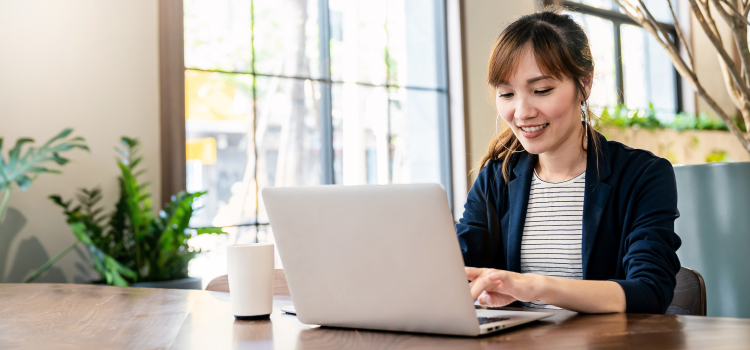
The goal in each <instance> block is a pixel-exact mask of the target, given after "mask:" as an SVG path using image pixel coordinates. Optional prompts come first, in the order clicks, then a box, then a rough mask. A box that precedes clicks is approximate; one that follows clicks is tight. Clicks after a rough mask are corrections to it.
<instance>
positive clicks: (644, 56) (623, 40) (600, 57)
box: [564, 0, 682, 119]
mask: <svg viewBox="0 0 750 350" xmlns="http://www.w3.org/2000/svg"><path fill="white" fill-rule="evenodd" d="M644 3H645V4H646V5H647V6H648V8H649V10H650V11H651V13H652V14H653V15H654V17H655V18H656V19H657V20H658V21H660V22H661V23H662V25H663V26H664V28H665V29H667V30H668V31H670V32H671V33H672V35H676V32H675V29H674V25H673V24H672V23H673V21H672V15H671V13H670V11H669V7H668V5H667V3H666V2H665V1H660V0H651V1H644ZM564 5H565V6H566V7H568V8H570V9H571V10H572V12H571V11H566V13H567V14H570V15H571V16H572V17H573V18H574V19H575V20H576V22H578V23H579V24H580V25H581V26H582V27H583V28H584V30H585V31H586V35H587V36H588V38H589V42H590V45H591V51H592V55H593V56H594V65H595V68H594V88H593V91H592V94H591V98H590V104H591V106H592V107H595V108H597V109H599V110H601V109H602V108H603V107H607V106H614V105H615V104H618V103H619V104H624V105H626V106H627V107H629V108H648V107H649V104H653V106H654V109H655V110H656V115H657V117H659V118H665V119H667V118H670V117H672V116H673V115H674V114H675V113H678V112H681V111H682V101H681V96H680V93H679V91H680V90H681V89H680V84H681V83H680V79H681V78H680V76H679V74H678V73H677V71H676V70H675V68H674V66H673V65H672V61H671V60H670V59H669V56H668V55H667V53H666V51H665V50H664V48H662V47H661V45H659V43H657V42H656V40H655V39H653V38H652V37H651V34H650V33H649V32H647V31H646V30H645V29H643V28H641V27H640V26H638V24H636V23H635V22H634V21H633V20H631V19H630V18H629V17H627V15H626V14H625V13H624V12H623V11H622V10H621V9H620V8H619V6H618V5H617V3H615V2H614V1H613V0H577V1H565V2H564ZM673 6H677V2H674V4H673ZM675 13H677V8H675Z"/></svg>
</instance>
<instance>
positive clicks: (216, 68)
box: [184, 0, 451, 283]
mask: <svg viewBox="0 0 750 350" xmlns="http://www.w3.org/2000/svg"><path fill="white" fill-rule="evenodd" d="M444 18H445V16H444V8H443V2H441V1H432V0H388V1H367V0H356V1H355V0H285V1H278V0H213V1H208V0H185V2H184V36H185V94H186V95H185V97H186V117H185V118H186V119H185V130H186V136H187V145H186V149H187V189H188V190H189V191H208V194H207V195H205V196H203V197H202V199H201V202H200V203H198V205H200V206H201V207H202V209H201V210H200V211H198V212H196V214H195V216H194V218H193V221H192V222H191V224H192V225H193V226H200V225H211V226H224V227H226V229H225V230H226V231H227V232H228V233H229V234H228V235H226V236H225V237H216V236H213V237H211V236H206V237H203V236H198V237H194V238H192V239H191V244H192V245H193V246H195V247H200V248H203V249H209V250H212V251H211V252H209V253H204V254H201V255H200V256H199V257H198V258H196V259H194V261H193V262H191V266H190V271H191V275H193V276H198V277H203V278H204V283H207V282H208V279H210V278H211V277H213V276H216V275H220V274H223V273H225V271H226V270H225V269H226V260H225V255H224V254H225V251H226V248H225V247H226V245H227V244H235V243H244V242H256V241H260V242H273V233H272V230H271V227H270V226H269V225H268V217H267V214H266V210H265V207H264V205H263V199H262V198H261V197H260V193H261V191H262V189H263V188H266V187H274V186H301V185H318V184H347V185H354V184H389V183H417V182H437V183H441V184H442V185H443V186H444V187H445V188H446V190H447V192H448V194H449V196H450V193H451V190H450V188H451V187H450V185H451V181H450V154H449V148H448V146H447V145H448V137H447V134H448V116H447V87H446V85H447V84H446V74H447V72H446V63H445V57H446V53H445V50H446V48H445V23H444V22H445V20H444ZM277 263H278V261H277Z"/></svg>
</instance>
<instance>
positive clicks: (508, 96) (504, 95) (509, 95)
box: [500, 93, 513, 98]
mask: <svg viewBox="0 0 750 350" xmlns="http://www.w3.org/2000/svg"><path fill="white" fill-rule="evenodd" d="M512 96H513V93H507V94H500V97H502V98H510V97H512Z"/></svg>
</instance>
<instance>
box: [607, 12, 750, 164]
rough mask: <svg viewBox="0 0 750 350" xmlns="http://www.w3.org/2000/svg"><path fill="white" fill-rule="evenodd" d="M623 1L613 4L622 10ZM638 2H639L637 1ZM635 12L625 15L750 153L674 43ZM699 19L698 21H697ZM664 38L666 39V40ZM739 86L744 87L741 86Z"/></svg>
mask: <svg viewBox="0 0 750 350" xmlns="http://www.w3.org/2000/svg"><path fill="white" fill-rule="evenodd" d="M623 1H627V0H615V2H616V3H617V4H618V5H620V6H621V7H623V8H624V7H625V6H623V4H622V2H623ZM639 2H641V1H640V0H639ZM690 2H691V5H692V6H694V11H696V12H697V11H699V10H695V7H697V5H696V4H695V3H694V2H695V0H690ZM641 4H642V2H641ZM644 7H645V6H644ZM635 10H637V11H635ZM635 10H633V9H632V8H631V9H626V13H627V15H628V16H630V18H632V19H633V20H634V21H636V22H637V23H638V24H640V25H641V26H642V27H643V28H644V29H646V30H647V31H649V32H650V33H651V34H652V35H653V36H654V38H655V39H656V41H657V42H658V43H659V44H660V45H661V46H662V47H663V48H664V49H665V50H666V51H667V54H668V55H669V57H670V58H671V59H672V63H673V64H674V65H675V69H677V71H678V72H679V73H680V75H682V76H683V77H684V78H686V80H687V81H688V82H689V83H690V85H692V86H693V89H695V91H696V93H697V94H698V96H700V97H701V98H703V100H705V101H706V103H708V105H709V106H710V107H711V109H713V110H714V111H715V112H716V114H717V115H718V116H719V118H721V119H722V121H724V123H725V124H726V126H727V128H728V129H729V132H730V133H732V135H734V136H735V137H736V138H737V139H738V140H739V141H740V143H741V144H742V146H743V147H744V148H745V150H747V151H748V152H750V140H749V139H748V138H747V137H746V136H745V135H744V134H743V133H742V131H741V130H740V129H739V127H737V125H736V124H735V122H734V121H733V120H732V119H731V118H730V117H729V115H728V114H727V113H726V112H724V110H723V109H721V107H720V106H719V105H718V103H716V101H715V100H714V99H713V98H711V96H709V95H708V93H707V92H706V90H705V89H704V88H703V86H702V85H701V84H700V82H699V81H698V77H697V76H696V74H695V72H694V71H693V70H692V69H691V68H689V67H688V66H687V64H686V63H685V61H684V60H683V59H682V56H681V55H680V54H679V52H678V50H677V47H676V46H675V44H674V42H673V41H671V40H669V37H668V36H666V35H659V33H657V27H655V26H653V25H652V23H651V22H650V21H648V20H646V18H645V16H644V14H643V12H642V11H640V9H638V8H636V9H635ZM646 10H647V9H646ZM647 13H648V12H647ZM649 15H650V14H649ZM699 15H700V14H699V13H696V17H699ZM652 19H653V17H652ZM701 19H702V20H703V23H701V25H702V26H703V28H704V31H709V30H710V28H708V29H707V28H706V27H707V26H708V24H707V23H705V19H703V18H702V15H701ZM701 19H699V21H700V20H701ZM658 28H659V29H661V30H662V31H663V28H661V26H658ZM707 34H708V33H707ZM664 38H666V40H665V39H664ZM709 38H710V35H709ZM712 42H713V43H714V45H716V40H712ZM722 49H723V46H722ZM730 62H731V61H730ZM741 86H743V87H744V85H741Z"/></svg>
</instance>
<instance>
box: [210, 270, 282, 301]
mask: <svg viewBox="0 0 750 350" xmlns="http://www.w3.org/2000/svg"><path fill="white" fill-rule="evenodd" d="M206 290H208V291H212V292H227V293H229V280H228V279H227V275H224V276H219V277H216V278H214V279H212V280H211V282H209V283H208V285H207V286H206ZM273 295H290V294H289V287H287V285H286V277H285V276H284V270H282V269H276V270H275V271H274V274H273Z"/></svg>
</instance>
